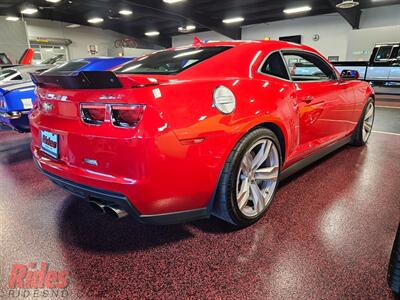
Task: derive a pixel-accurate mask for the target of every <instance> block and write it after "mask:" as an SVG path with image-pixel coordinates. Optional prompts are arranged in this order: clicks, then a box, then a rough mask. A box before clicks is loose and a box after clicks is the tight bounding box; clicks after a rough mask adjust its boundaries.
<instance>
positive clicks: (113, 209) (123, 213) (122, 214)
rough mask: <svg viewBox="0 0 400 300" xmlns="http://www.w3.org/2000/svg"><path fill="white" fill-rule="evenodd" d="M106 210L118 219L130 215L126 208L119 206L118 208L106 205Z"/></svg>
mask: <svg viewBox="0 0 400 300" xmlns="http://www.w3.org/2000/svg"><path fill="white" fill-rule="evenodd" d="M104 211H105V212H106V213H107V214H108V215H110V216H112V217H114V218H117V219H122V218H125V217H126V216H127V215H128V213H127V212H126V211H125V210H122V209H119V208H116V207H112V206H106V207H104Z"/></svg>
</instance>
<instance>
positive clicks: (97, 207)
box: [89, 201, 106, 213]
mask: <svg viewBox="0 0 400 300" xmlns="http://www.w3.org/2000/svg"><path fill="white" fill-rule="evenodd" d="M89 204H90V206H91V207H92V208H93V209H94V210H97V211H98V212H100V213H104V212H105V207H106V206H105V205H104V204H101V203H99V202H96V201H90V202H89Z"/></svg>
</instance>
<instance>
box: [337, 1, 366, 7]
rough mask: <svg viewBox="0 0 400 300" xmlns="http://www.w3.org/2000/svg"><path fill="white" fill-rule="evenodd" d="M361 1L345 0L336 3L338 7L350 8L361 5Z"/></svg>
mask: <svg viewBox="0 0 400 300" xmlns="http://www.w3.org/2000/svg"><path fill="white" fill-rule="evenodd" d="M359 4H360V3H359V2H356V1H353V0H343V1H342V2H340V3H338V4H336V7H337V8H341V9H348V8H353V7H356V6H357V5H359Z"/></svg>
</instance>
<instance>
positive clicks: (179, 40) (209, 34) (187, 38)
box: [172, 31, 230, 47]
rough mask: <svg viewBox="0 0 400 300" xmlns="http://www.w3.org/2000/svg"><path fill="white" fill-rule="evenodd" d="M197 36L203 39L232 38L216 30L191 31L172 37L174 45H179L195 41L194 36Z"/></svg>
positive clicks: (219, 39) (218, 39)
mask: <svg viewBox="0 0 400 300" xmlns="http://www.w3.org/2000/svg"><path fill="white" fill-rule="evenodd" d="M195 36H197V37H198V38H199V39H201V40H202V41H221V40H224V41H226V40H230V38H228V37H226V36H224V35H222V34H219V33H217V32H214V31H206V32H199V33H194V34H192V33H189V34H182V35H177V36H174V37H172V46H173V47H179V46H185V45H190V44H192V43H193V38H194V37H195Z"/></svg>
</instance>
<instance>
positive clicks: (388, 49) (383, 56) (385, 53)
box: [375, 46, 393, 62]
mask: <svg viewBox="0 0 400 300" xmlns="http://www.w3.org/2000/svg"><path fill="white" fill-rule="evenodd" d="M392 48H393V46H381V47H379V49H378V52H377V53H376V56H375V62H379V61H385V60H388V59H389V58H390V54H391V53H392Z"/></svg>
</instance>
